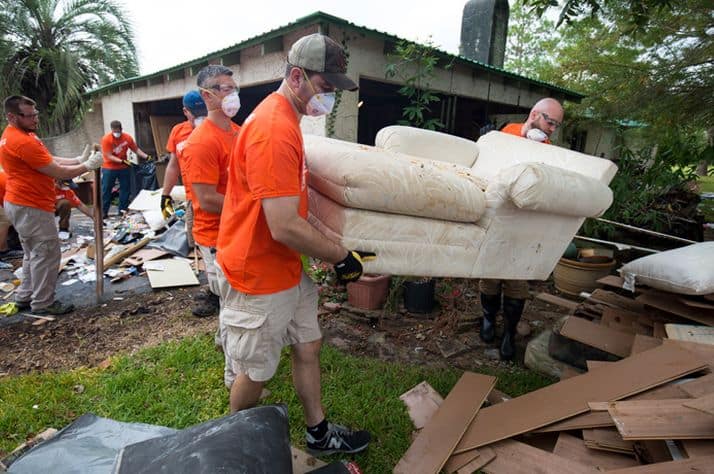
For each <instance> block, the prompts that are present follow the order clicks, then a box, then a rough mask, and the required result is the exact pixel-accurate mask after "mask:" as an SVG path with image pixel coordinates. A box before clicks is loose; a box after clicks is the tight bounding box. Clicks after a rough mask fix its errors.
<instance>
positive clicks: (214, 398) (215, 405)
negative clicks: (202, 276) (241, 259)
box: [0, 335, 553, 472]
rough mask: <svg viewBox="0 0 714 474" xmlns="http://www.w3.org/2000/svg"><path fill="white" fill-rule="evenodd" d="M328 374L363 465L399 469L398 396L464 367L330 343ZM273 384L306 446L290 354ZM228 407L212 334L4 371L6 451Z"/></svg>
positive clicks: (0, 408) (404, 435) (525, 387)
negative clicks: (104, 424)
mask: <svg viewBox="0 0 714 474" xmlns="http://www.w3.org/2000/svg"><path fill="white" fill-rule="evenodd" d="M322 373H323V380H322V386H323V391H324V395H323V403H324V405H325V407H326V409H327V412H328V416H329V417H330V419H332V420H334V421H336V422H339V423H342V424H347V425H351V426H355V427H360V428H365V429H368V430H370V431H371V432H372V435H373V438H374V440H373V442H372V444H371V445H370V447H369V449H368V450H367V451H366V452H365V453H362V454H359V455H356V456H355V460H356V461H357V462H358V464H359V465H360V466H361V467H362V469H363V470H364V471H365V472H391V471H392V468H393V466H394V465H395V464H396V463H397V461H398V460H399V458H400V457H401V456H402V455H403V454H404V452H405V451H406V449H407V448H408V446H409V444H410V434H411V431H412V429H413V428H412V423H411V421H410V419H409V416H408V415H407V412H406V408H405V406H404V405H403V403H402V402H401V401H400V400H399V398H398V397H399V395H400V394H402V393H403V392H405V391H407V390H408V389H409V388H411V387H413V386H414V385H416V384H417V383H419V382H421V381H422V380H427V381H428V382H429V383H430V384H431V385H432V386H433V387H434V388H435V389H436V390H437V391H438V392H439V393H441V394H442V395H446V394H447V393H448V392H449V390H450V389H451V388H452V387H453V385H454V384H455V383H456V381H457V380H458V378H459V376H460V375H461V371H459V370H456V369H450V370H444V369H428V368H423V367H418V366H405V365H403V364H390V363H384V362H381V361H378V360H373V359H369V358H358V357H353V356H350V355H347V354H345V353H342V352H339V351H338V350H336V349H334V348H332V347H329V346H326V347H324V348H323V351H322ZM490 373H492V375H496V376H498V378H499V379H498V385H497V387H498V388H499V389H500V390H503V391H504V392H506V393H509V394H510V395H513V396H517V395H520V394H522V393H525V392H529V391H531V390H535V389H537V388H540V387H542V386H545V385H547V384H549V383H551V382H553V381H552V380H549V379H548V378H546V377H543V376H540V375H537V374H535V373H533V372H530V371H528V370H525V369H522V368H517V367H513V368H511V369H508V370H503V371H499V372H498V373H493V372H490ZM267 388H268V389H269V390H270V391H271V394H270V396H269V397H268V398H267V399H266V400H265V401H264V403H285V404H286V405H287V406H288V412H289V416H290V429H291V439H292V442H293V444H294V445H295V446H297V447H301V448H304V445H305V441H304V425H303V418H302V410H301V408H300V404H299V402H298V399H297V395H296V394H295V391H294V390H293V388H292V382H291V374H290V364H289V359H288V356H287V353H284V354H283V360H282V361H281V364H280V367H279V369H278V373H277V374H276V376H275V377H274V378H273V379H272V380H271V381H270V382H269V383H268V385H267ZM227 411H228V392H227V390H226V389H225V387H224V385H223V355H222V354H221V353H219V352H217V351H216V350H215V348H214V345H213V338H212V336H209V335H205V336H201V337H196V338H186V339H184V340H183V341H181V342H178V343H166V344H163V345H161V346H158V347H155V348H150V349H145V350H142V351H140V352H138V353H136V354H133V355H122V356H117V357H115V358H114V359H112V363H111V365H110V366H109V367H107V368H106V369H99V368H92V369H78V370H72V371H68V372H61V373H44V374H36V375H23V376H16V377H4V378H2V383H0V453H3V454H4V453H7V452H9V451H11V450H12V449H13V448H14V447H16V446H17V445H19V444H20V443H22V442H23V441H24V440H25V439H26V438H27V437H31V436H33V435H34V434H36V433H38V432H40V431H41V430H43V429H44V428H47V427H54V428H58V429H59V428H62V427H63V426H65V425H67V424H68V423H69V422H71V421H72V420H74V419H75V418H77V417H79V416H80V415H82V414H84V413H87V412H91V413H94V414H96V415H98V416H103V417H108V418H113V419H115V420H119V421H128V422H143V423H151V424H157V425H163V426H169V427H172V428H185V427H187V426H190V425H194V424H197V423H201V422H203V421H206V420H209V419H212V418H217V417H220V416H223V415H225V414H227ZM339 458H340V457H339V456H335V459H339Z"/></svg>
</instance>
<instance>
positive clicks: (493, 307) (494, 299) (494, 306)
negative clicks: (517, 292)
mask: <svg viewBox="0 0 714 474" xmlns="http://www.w3.org/2000/svg"><path fill="white" fill-rule="evenodd" d="M481 308H482V309H483V318H481V330H480V331H479V336H480V337H481V340H482V341H483V342H493V340H494V339H495V338H496V315H497V314H498V310H499V309H501V294H500V293H499V294H497V295H487V294H486V293H481Z"/></svg>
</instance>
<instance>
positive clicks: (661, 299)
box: [637, 291, 714, 326]
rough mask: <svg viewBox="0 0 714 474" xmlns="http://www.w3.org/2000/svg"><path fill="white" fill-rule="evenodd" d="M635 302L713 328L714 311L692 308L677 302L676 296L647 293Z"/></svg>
mask: <svg viewBox="0 0 714 474" xmlns="http://www.w3.org/2000/svg"><path fill="white" fill-rule="evenodd" d="M637 301H638V302H640V303H642V304H644V305H647V306H651V307H652V308H657V309H659V310H660V311H665V312H667V313H670V314H674V315H676V316H681V317H683V318H687V319H690V320H692V321H696V322H698V323H702V324H705V325H707V326H714V310H707V309H702V308H692V307H691V306H687V305H685V304H683V303H681V302H680V301H678V300H677V295H674V294H671V293H663V292H660V291H648V292H647V293H643V294H641V295H640V296H638V297H637Z"/></svg>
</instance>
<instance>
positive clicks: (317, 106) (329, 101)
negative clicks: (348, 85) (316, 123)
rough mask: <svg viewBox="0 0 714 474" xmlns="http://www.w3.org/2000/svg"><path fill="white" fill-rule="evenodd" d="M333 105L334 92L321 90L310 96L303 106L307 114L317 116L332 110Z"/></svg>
mask: <svg viewBox="0 0 714 474" xmlns="http://www.w3.org/2000/svg"><path fill="white" fill-rule="evenodd" d="M334 106H335V93H334V92H321V93H319V94H315V95H313V96H312V97H310V100H309V101H308V103H307V105H306V106H305V111H306V112H307V114H308V115H311V116H313V117H319V116H320V115H327V114H329V113H330V112H332V108H333V107H334Z"/></svg>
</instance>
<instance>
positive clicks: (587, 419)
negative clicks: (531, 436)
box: [534, 411, 615, 433]
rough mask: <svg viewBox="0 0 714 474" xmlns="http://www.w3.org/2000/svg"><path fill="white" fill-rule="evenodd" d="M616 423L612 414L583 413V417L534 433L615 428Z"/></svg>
mask: <svg viewBox="0 0 714 474" xmlns="http://www.w3.org/2000/svg"><path fill="white" fill-rule="evenodd" d="M614 425H615V422H613V421H612V418H611V417H610V414H609V413H607V412H602V411H599V412H598V411H593V412H588V413H583V414H582V415H577V416H574V417H572V418H568V419H567V420H564V421H559V422H557V423H553V424H552V425H548V426H546V427H544V428H540V429H537V430H535V431H534V433H551V432H554V431H571V430H582V429H585V428H603V427H607V426H614Z"/></svg>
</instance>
